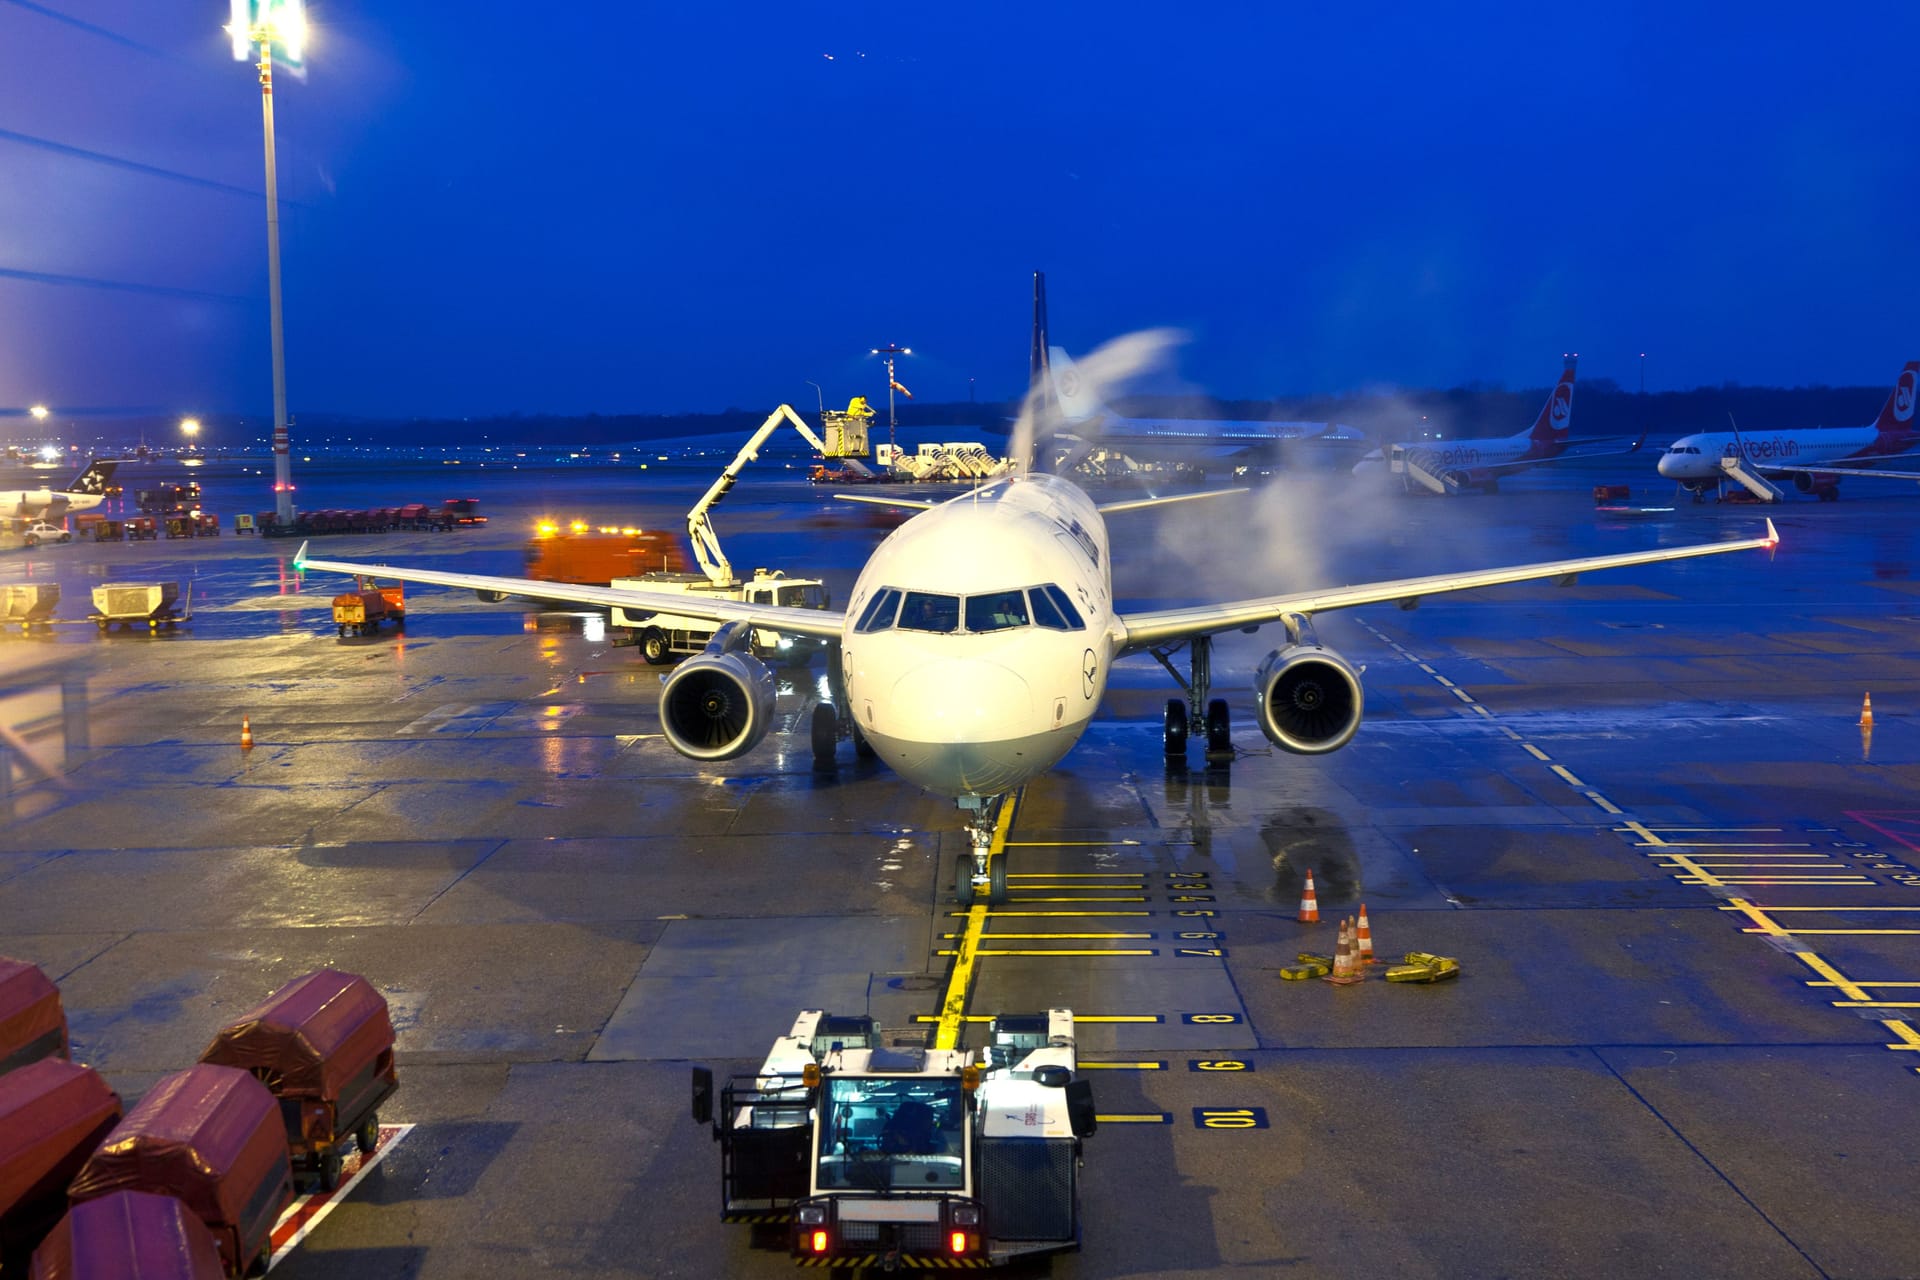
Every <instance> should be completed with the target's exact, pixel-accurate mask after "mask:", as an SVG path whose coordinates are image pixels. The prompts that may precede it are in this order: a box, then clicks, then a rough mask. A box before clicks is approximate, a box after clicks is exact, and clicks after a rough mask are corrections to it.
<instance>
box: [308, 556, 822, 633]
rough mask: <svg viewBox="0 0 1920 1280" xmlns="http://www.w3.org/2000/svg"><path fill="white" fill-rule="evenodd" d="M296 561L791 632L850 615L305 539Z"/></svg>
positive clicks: (492, 593) (495, 593)
mask: <svg viewBox="0 0 1920 1280" xmlns="http://www.w3.org/2000/svg"><path fill="white" fill-rule="evenodd" d="M293 567H294V569H295V570H297V571H299V572H305V571H306V570H308V569H322V570H325V571H326V572H328V573H347V574H364V575H366V576H368V577H377V578H393V579H396V580H397V581H400V582H425V583H431V584H433V585H435V586H441V587H466V588H468V589H470V590H473V591H477V592H480V593H481V594H482V595H485V596H498V597H500V598H505V597H507V596H525V597H527V598H528V599H530V600H556V601H560V602H561V603H564V604H593V605H600V606H601V607H603V608H609V609H610V608H613V607H615V606H618V607H620V608H622V609H626V610H628V611H629V612H632V613H667V614H673V615H674V616H676V617H682V618H699V619H702V620H704V621H707V622H715V623H722V622H736V621H738V622H746V623H750V624H752V625H753V626H756V627H765V628H766V629H767V630H768V631H780V632H785V633H786V634H787V635H793V636H817V637H819V638H820V639H822V640H838V639H839V638H840V633H841V630H842V629H843V627H844V625H845V622H846V615H845V614H844V613H842V612H840V611H839V610H838V609H799V608H795V607H793V606H791V605H773V604H748V603H747V602H746V601H744V600H721V599H716V598H714V597H711V596H702V595H696V594H694V593H691V592H688V593H684V594H683V593H680V592H673V591H636V590H631V589H629V588H626V587H589V586H582V585H581V584H579V583H574V582H541V581H539V580H537V579H534V578H494V577H489V576H487V575H485V574H478V573H446V572H443V571H442V570H439V569H415V568H411V567H409V566H405V565H399V566H396V565H389V564H355V563H353V562H351V561H346V560H309V559H307V544H306V543H304V542H303V543H301V544H300V550H299V551H298V552H296V553H295V554H294V557H293Z"/></svg>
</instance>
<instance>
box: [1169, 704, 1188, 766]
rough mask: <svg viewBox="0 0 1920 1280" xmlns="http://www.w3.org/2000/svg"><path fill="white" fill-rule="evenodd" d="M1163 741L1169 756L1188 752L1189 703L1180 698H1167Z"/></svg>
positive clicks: (1183, 754)
mask: <svg viewBox="0 0 1920 1280" xmlns="http://www.w3.org/2000/svg"><path fill="white" fill-rule="evenodd" d="M1163 742H1164V745H1165V746H1166V751H1167V756H1168V757H1169V758H1172V757H1174V756H1185V755H1186V754H1187V704H1186V703H1184V702H1182V701H1180V699H1178V698H1168V699H1167V714H1166V719H1165V722H1164V728H1163Z"/></svg>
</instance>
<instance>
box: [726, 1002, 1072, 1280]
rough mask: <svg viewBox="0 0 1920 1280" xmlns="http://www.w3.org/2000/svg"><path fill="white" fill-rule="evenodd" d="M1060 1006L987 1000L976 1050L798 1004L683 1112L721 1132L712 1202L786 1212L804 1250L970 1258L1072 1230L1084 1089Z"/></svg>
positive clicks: (735, 1209)
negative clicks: (736, 1068) (763, 1043)
mask: <svg viewBox="0 0 1920 1280" xmlns="http://www.w3.org/2000/svg"><path fill="white" fill-rule="evenodd" d="M1076 1066H1077V1063H1076V1059H1075V1049H1074V1029H1073V1013H1072V1011H1071V1010H1068V1009H1051V1010H1048V1011H1047V1012H1046V1013H1044V1014H1028V1015H1014V1016H1008V1015H1002V1016H1000V1017H998V1018H995V1019H994V1020H993V1021H992V1022H991V1023H990V1024H989V1030H988V1038H987V1043H986V1045H985V1046H984V1047H983V1048H981V1049H979V1050H965V1049H951V1050H941V1049H924V1048H918V1047H914V1048H901V1047H897V1046H894V1047H889V1046H888V1045H886V1044H884V1043H882V1036H881V1034H880V1033H878V1032H877V1031H876V1030H875V1028H874V1025H873V1020H872V1019H871V1018H867V1017H846V1016H842V1017H835V1016H833V1015H831V1014H828V1013H826V1012H824V1011H822V1010H818V1009H814V1010H808V1011H807V1012H804V1013H802V1014H801V1015H800V1016H799V1018H797V1019H796V1020H795V1021H794V1024H793V1029H792V1030H791V1031H790V1032H789V1033H788V1034H786V1035H784V1036H782V1037H780V1038H779V1039H778V1040H776V1041H774V1044H773V1050H772V1052H771V1053H769V1054H768V1055H767V1059H766V1062H765V1063H764V1064H763V1065H762V1066H761V1068H760V1071H759V1073H758V1074H757V1075H754V1076H742V1077H739V1078H736V1079H734V1080H732V1081H729V1082H728V1083H727V1084H726V1086H725V1087H724V1088H723V1089H721V1091H720V1093H719V1095H718V1097H717V1098H716V1097H715V1095H714V1088H713V1085H714V1081H713V1075H712V1073H711V1072H709V1071H707V1070H706V1069H705V1068H695V1069H694V1072H693V1117H694V1119H695V1120H696V1121H698V1122H700V1123H702V1124H708V1125H710V1126H711V1127H712V1130H713V1137H714V1140H715V1141H716V1142H718V1143H719V1144H720V1195H721V1216H722V1219H723V1220H724V1221H729V1222H751V1223H761V1224H766V1223H769V1222H784V1223H785V1224H786V1238H787V1244H788V1246H789V1248H790V1250H791V1252H792V1254H793V1257H794V1259H795V1260H796V1261H797V1262H800V1263H801V1264H803V1265H813V1266H822V1265H825V1266H844V1267H886V1268H894V1267H907V1268H912V1269H919V1268H944V1267H984V1266H997V1265H1000V1264H1002V1263H1006V1262H1009V1261H1011V1260H1013V1259H1015V1258H1018V1257H1023V1256H1028V1255H1033V1254H1041V1253H1052V1252H1059V1251H1063V1250H1071V1249H1076V1248H1078V1247H1079V1243H1080V1194H1079V1176H1080V1167H1081V1163H1082V1161H1081V1140H1082V1139H1083V1138H1085V1137H1086V1136H1087V1135H1089V1134H1091V1133H1092V1132H1093V1129H1094V1111H1093V1094H1092V1089H1091V1086H1089V1085H1088V1084H1087V1082H1086V1081H1084V1080H1076V1079H1075V1078H1074V1075H1075V1070H1076Z"/></svg>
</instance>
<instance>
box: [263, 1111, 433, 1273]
mask: <svg viewBox="0 0 1920 1280" xmlns="http://www.w3.org/2000/svg"><path fill="white" fill-rule="evenodd" d="M389 1130H391V1131H392V1133H393V1136H392V1137H391V1138H389V1137H387V1133H388V1131H389ZM412 1132H413V1126H412V1125H410V1124H383V1125H381V1126H380V1144H379V1145H378V1146H376V1147H375V1148H374V1149H373V1155H372V1156H371V1157H367V1158H364V1159H362V1160H361V1162H360V1167H359V1168H358V1169H355V1170H354V1171H353V1176H352V1177H351V1178H348V1179H347V1180H346V1181H345V1182H343V1183H341V1184H340V1187H339V1189H338V1190H336V1191H332V1192H308V1193H307V1194H306V1195H304V1196H296V1197H294V1201H293V1203H292V1204H290V1205H288V1206H287V1211H286V1212H285V1213H283V1214H281V1215H280V1221H278V1222H276V1223H274V1224H273V1231H272V1232H271V1233H270V1234H269V1237H268V1238H269V1239H272V1238H273V1237H274V1236H277V1235H278V1234H279V1233H280V1228H281V1227H282V1226H284V1225H285V1224H286V1223H287V1222H288V1221H289V1220H291V1219H293V1218H295V1217H296V1216H298V1215H300V1214H302V1213H304V1212H305V1211H306V1209H307V1205H308V1203H309V1202H311V1201H312V1200H314V1199H315V1198H316V1197H318V1196H322V1195H324V1196H325V1197H326V1199H325V1200H324V1201H323V1202H322V1203H321V1205H320V1207H319V1208H318V1209H315V1210H314V1211H313V1215H312V1216H311V1217H309V1218H307V1219H306V1220H305V1221H304V1222H302V1223H301V1224H300V1229H299V1230H297V1231H295V1232H294V1233H293V1234H292V1235H291V1236H288V1237H287V1239H286V1242H285V1243H284V1244H282V1243H275V1245H274V1246H273V1257H272V1258H271V1259H270V1260H269V1261H268V1262H267V1270H269V1271H271V1270H273V1269H274V1268H275V1267H277V1266H279V1265H280V1263H281V1262H282V1261H283V1260H284V1259H285V1258H286V1256H287V1255H288V1254H289V1253H292V1252H293V1249H294V1246H295V1245H297V1244H299V1243H300V1242H301V1241H302V1240H305V1239H306V1238H307V1236H308V1235H310V1234H312V1232H313V1229H314V1228H315V1227H317V1226H319V1225H320V1224H321V1223H322V1222H325V1221H326V1220H327V1215H328V1214H330V1213H332V1212H333V1211H334V1210H335V1209H336V1208H338V1207H339V1204H340V1202H341V1201H342V1200H345V1199H346V1198H347V1195H348V1193H349V1192H351V1191H352V1190H353V1189H354V1188H355V1187H357V1186H359V1185H360V1179H362V1178H364V1177H366V1176H367V1174H368V1173H370V1172H372V1170H373V1167H374V1166H375V1165H377V1164H379V1163H380V1162H381V1161H382V1160H385V1159H386V1158H387V1153H388V1152H390V1151H392V1150H393V1149H394V1148H395V1147H397V1146H399V1145H400V1143H401V1141H402V1140H403V1139H405V1138H406V1136H407V1135H408V1134H410V1133H412Z"/></svg>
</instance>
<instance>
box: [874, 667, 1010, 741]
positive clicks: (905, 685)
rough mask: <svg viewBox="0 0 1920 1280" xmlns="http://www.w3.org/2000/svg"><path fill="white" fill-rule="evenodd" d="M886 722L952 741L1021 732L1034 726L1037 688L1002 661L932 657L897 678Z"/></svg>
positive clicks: (896, 729)
mask: <svg viewBox="0 0 1920 1280" xmlns="http://www.w3.org/2000/svg"><path fill="white" fill-rule="evenodd" d="M875 710H876V711H878V710H879V708H875ZM882 727H883V728H884V729H885V730H887V731H889V732H892V733H895V734H899V735H911V736H916V737H919V738H921V739H922V740H925V741H938V742H949V743H968V742H997V741H999V740H1001V739H1003V738H1009V737H1018V736H1022V735H1024V734H1028V733H1032V732H1033V731H1034V727H1035V726H1034V724H1033V690H1032V689H1030V688H1029V687H1028V685H1027V682H1026V680H1025V678H1023V677H1022V676H1021V675H1020V674H1019V673H1017V672H1015V671H1013V670H1011V669H1009V668H1007V667H1004V666H1001V665H1000V664H999V663H997V662H978V661H972V660H951V661H946V662H935V663H929V664H927V665H925V666H921V667H918V668H916V669H914V670H912V671H909V672H907V674H905V675H903V676H901V677H900V679H899V680H898V681H896V682H895V684H894V686H893V696H892V697H891V699H890V700H889V705H888V707H887V708H886V712H885V714H884V716H883V717H882Z"/></svg>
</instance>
